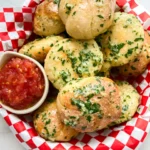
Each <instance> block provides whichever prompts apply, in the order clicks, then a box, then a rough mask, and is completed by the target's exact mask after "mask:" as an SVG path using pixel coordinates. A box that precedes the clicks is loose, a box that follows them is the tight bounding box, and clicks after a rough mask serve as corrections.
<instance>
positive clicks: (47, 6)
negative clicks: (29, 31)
mask: <svg viewBox="0 0 150 150" xmlns="http://www.w3.org/2000/svg"><path fill="white" fill-rule="evenodd" d="M63 31H65V26H64V24H63V23H62V21H61V19H60V17H59V15H58V4H56V1H54V0H45V1H43V2H42V3H41V4H39V5H38V6H37V8H36V10H35V15H34V22H33V32H34V33H35V34H37V35H40V36H49V35H52V34H55V35H58V34H60V33H61V32H63Z"/></svg>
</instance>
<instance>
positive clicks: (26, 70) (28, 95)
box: [0, 57, 45, 110]
mask: <svg viewBox="0 0 150 150" xmlns="http://www.w3.org/2000/svg"><path fill="white" fill-rule="evenodd" d="M44 86H45V85H44V77H43V74H42V72H41V71H40V69H39V68H38V66H36V65H35V64H34V63H33V62H31V61H29V60H27V59H24V58H18V57H14V58H11V59H10V60H9V61H8V62H7V63H6V64H5V65H4V66H3V67H2V69H1V70H0V100H1V102H2V103H4V104H5V105H7V106H10V107H12V108H14V109H18V110H19V109H26V108H29V107H31V106H32V105H34V104H35V103H36V102H37V101H38V100H39V99H40V98H41V97H42V95H43V92H44Z"/></svg>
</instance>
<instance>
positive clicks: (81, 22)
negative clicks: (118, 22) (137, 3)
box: [59, 0, 116, 40]
mask: <svg viewBox="0 0 150 150" xmlns="http://www.w3.org/2000/svg"><path fill="white" fill-rule="evenodd" d="M115 4H116V0H102V1H95V0H90V1H89V0H61V1H60V5H59V15H60V17H61V19H62V21H63V23H64V24H65V26H66V31H67V33H68V34H69V35H70V36H71V37H73V38H75V39H84V40H85V39H86V40H89V39H94V38H95V37H96V36H98V35H99V34H101V33H104V32H105V31H106V30H107V29H108V28H109V27H110V25H111V24H112V20H113V16H114V10H115Z"/></svg>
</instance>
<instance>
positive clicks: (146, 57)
mask: <svg viewBox="0 0 150 150" xmlns="http://www.w3.org/2000/svg"><path fill="white" fill-rule="evenodd" d="M149 63H150V36H149V35H148V33H147V32H146V31H145V38H144V45H143V48H142V50H141V52H140V54H139V55H138V56H137V57H136V58H135V59H134V60H132V61H131V62H130V63H128V64H126V65H123V66H121V67H118V68H117V69H118V70H119V73H120V74H121V75H123V76H126V77H129V76H134V77H136V76H138V75H140V74H142V73H143V72H144V71H145V70H146V67H147V65H148V64H149Z"/></svg>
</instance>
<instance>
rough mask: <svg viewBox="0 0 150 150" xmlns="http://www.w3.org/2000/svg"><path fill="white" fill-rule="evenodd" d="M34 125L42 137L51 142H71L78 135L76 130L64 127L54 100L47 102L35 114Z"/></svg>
mask: <svg viewBox="0 0 150 150" xmlns="http://www.w3.org/2000/svg"><path fill="white" fill-rule="evenodd" d="M33 123H34V127H35V129H36V131H37V132H38V133H39V134H40V136H42V137H44V138H45V139H47V140H51V141H69V140H70V139H71V138H72V137H75V136H77V135H78V132H77V131H75V130H74V129H72V128H70V127H68V126H66V125H64V124H63V123H62V122H61V120H60V116H59V114H58V111H57V107H56V101H55V99H53V98H50V99H47V101H46V102H45V103H44V104H43V105H42V106H41V107H40V108H39V109H38V110H36V112H35V113H34V117H33Z"/></svg>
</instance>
